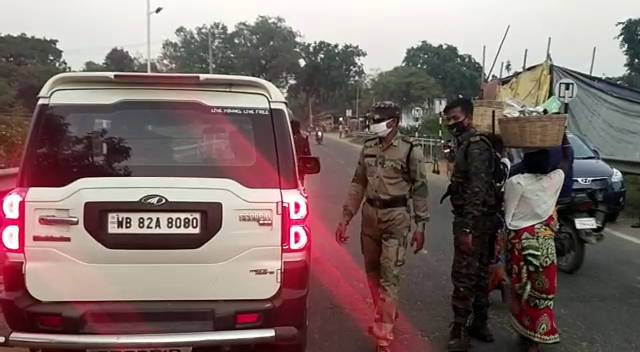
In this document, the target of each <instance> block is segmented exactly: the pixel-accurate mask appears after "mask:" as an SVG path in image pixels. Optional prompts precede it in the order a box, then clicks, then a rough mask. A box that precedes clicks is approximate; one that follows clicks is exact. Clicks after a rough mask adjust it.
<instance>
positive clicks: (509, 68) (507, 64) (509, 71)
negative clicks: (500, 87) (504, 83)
mask: <svg viewBox="0 0 640 352" xmlns="http://www.w3.org/2000/svg"><path fill="white" fill-rule="evenodd" d="M504 70H505V71H507V74H508V75H510V74H511V71H512V70H513V66H511V60H507V63H506V64H505V65H504Z"/></svg>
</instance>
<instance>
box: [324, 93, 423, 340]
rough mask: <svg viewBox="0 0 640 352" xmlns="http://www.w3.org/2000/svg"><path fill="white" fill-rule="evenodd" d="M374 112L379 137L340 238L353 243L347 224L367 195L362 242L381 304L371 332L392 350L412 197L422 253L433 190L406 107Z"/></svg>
mask: <svg viewBox="0 0 640 352" xmlns="http://www.w3.org/2000/svg"><path fill="white" fill-rule="evenodd" d="M372 110H373V114H374V122H373V123H374V124H373V125H372V126H371V131H372V132H374V133H376V135H377V137H375V138H372V139H369V140H367V141H366V142H365V143H364V147H363V148H362V153H361V154H360V160H359V162H358V167H357V169H356V172H355V176H354V177H353V180H352V182H351V189H350V190H349V194H348V196H347V200H346V202H345V204H344V207H343V220H342V222H341V223H340V224H339V225H338V229H337V230H336V240H337V241H338V243H340V244H344V243H346V242H347V241H348V239H349V237H348V236H347V234H346V227H347V225H348V224H349V222H350V221H351V219H352V218H353V216H354V214H355V213H356V212H357V211H358V209H359V208H360V205H361V204H362V201H363V199H364V198H366V202H365V204H364V206H363V208H362V233H361V244H362V253H363V255H364V262H365V269H366V272H367V281H368V284H369V288H370V290H371V295H372V297H373V301H374V305H375V320H374V323H373V325H372V326H371V328H370V332H371V334H372V335H373V336H374V337H375V338H376V340H377V345H378V347H377V351H389V344H390V342H391V340H393V325H394V323H395V320H396V318H397V304H398V290H399V286H400V282H399V281H400V268H401V267H402V266H403V265H404V263H405V259H406V249H407V246H408V235H409V232H410V230H411V216H410V214H409V211H408V200H409V199H410V198H412V199H413V208H414V215H415V221H416V225H417V228H416V231H415V232H414V234H413V237H412V240H411V244H412V246H415V253H418V252H419V251H421V250H422V248H423V246H424V236H425V228H426V223H427V221H428V219H429V212H428V205H427V196H428V188H427V176H426V169H425V165H424V156H423V154H422V150H421V149H420V148H419V147H414V145H413V143H412V141H411V139H409V138H407V137H405V136H402V135H400V134H399V132H398V126H399V122H400V108H399V107H398V106H397V105H395V104H393V103H391V102H384V103H377V104H376V105H374V107H373V109H372Z"/></svg>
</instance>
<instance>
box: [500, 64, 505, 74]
mask: <svg viewBox="0 0 640 352" xmlns="http://www.w3.org/2000/svg"><path fill="white" fill-rule="evenodd" d="M503 70H504V61H501V62H500V78H502V72H503Z"/></svg>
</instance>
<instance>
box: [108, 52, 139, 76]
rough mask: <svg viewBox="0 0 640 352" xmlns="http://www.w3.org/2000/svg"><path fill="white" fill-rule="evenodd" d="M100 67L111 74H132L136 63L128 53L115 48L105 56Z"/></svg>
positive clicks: (136, 65)
mask: <svg viewBox="0 0 640 352" xmlns="http://www.w3.org/2000/svg"><path fill="white" fill-rule="evenodd" d="M102 66H104V68H105V69H106V70H107V71H111V72H134V71H136V68H137V67H138V62H137V60H136V59H135V58H134V57H133V56H131V54H129V52H128V51H126V50H124V49H123V48H118V47H115V48H113V49H111V51H109V53H108V54H107V56H105V58H104V63H103V64H102Z"/></svg>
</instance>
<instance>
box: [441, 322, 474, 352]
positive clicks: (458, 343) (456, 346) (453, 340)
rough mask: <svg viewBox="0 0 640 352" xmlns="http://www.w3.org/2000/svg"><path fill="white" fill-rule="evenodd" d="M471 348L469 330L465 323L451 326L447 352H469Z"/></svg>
mask: <svg viewBox="0 0 640 352" xmlns="http://www.w3.org/2000/svg"><path fill="white" fill-rule="evenodd" d="M470 347H471V343H470V341H469V336H468V335H467V329H466V327H465V326H464V323H453V324H451V331H450V332H449V343H447V351H449V352H467V351H469V348H470Z"/></svg>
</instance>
